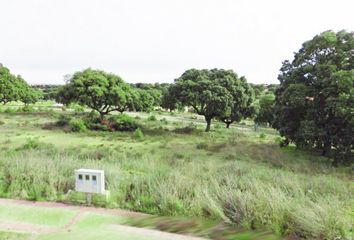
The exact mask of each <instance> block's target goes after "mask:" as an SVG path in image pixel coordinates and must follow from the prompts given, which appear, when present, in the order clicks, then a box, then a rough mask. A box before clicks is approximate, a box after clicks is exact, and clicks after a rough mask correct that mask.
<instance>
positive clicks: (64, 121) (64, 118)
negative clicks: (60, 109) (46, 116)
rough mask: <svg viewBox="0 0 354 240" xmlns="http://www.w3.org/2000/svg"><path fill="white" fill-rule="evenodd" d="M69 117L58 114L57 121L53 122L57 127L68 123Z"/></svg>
mask: <svg viewBox="0 0 354 240" xmlns="http://www.w3.org/2000/svg"><path fill="white" fill-rule="evenodd" d="M70 121H71V117H70V116H67V115H60V116H59V119H58V121H57V122H56V123H55V124H56V125H57V126H59V127H64V126H67V125H69V123H70Z"/></svg>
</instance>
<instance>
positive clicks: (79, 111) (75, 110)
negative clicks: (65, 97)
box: [69, 103, 85, 114]
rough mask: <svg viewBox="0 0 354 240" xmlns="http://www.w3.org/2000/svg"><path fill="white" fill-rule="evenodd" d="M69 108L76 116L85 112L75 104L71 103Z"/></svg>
mask: <svg viewBox="0 0 354 240" xmlns="http://www.w3.org/2000/svg"><path fill="white" fill-rule="evenodd" d="M69 107H70V108H71V109H73V110H74V112H75V113H76V114H78V113H83V112H85V108H84V107H83V106H81V105H80V104H77V103H72V104H70V106H69Z"/></svg>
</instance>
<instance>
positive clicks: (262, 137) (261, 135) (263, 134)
mask: <svg viewBox="0 0 354 240" xmlns="http://www.w3.org/2000/svg"><path fill="white" fill-rule="evenodd" d="M266 137H267V135H266V134H265V133H261V134H259V138H260V139H265V138H266Z"/></svg>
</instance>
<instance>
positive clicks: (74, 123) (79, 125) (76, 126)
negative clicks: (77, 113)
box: [69, 119, 87, 132]
mask: <svg viewBox="0 0 354 240" xmlns="http://www.w3.org/2000/svg"><path fill="white" fill-rule="evenodd" d="M69 125H70V130H71V131H73V132H84V131H86V130H87V127H86V124H85V122H84V121H83V120H82V119H73V120H71V121H70V124H69Z"/></svg>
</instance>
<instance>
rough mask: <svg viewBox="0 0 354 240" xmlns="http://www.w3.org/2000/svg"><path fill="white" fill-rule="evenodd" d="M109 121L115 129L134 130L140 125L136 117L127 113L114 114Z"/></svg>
mask: <svg viewBox="0 0 354 240" xmlns="http://www.w3.org/2000/svg"><path fill="white" fill-rule="evenodd" d="M108 121H109V122H110V125H111V127H112V129H113V130H115V131H134V130H136V129H137V128H138V127H139V126H138V124H137V123H136V121H135V119H134V118H132V117H131V116H129V115H127V114H119V115H116V116H112V117H110V118H109V119H108Z"/></svg>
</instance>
